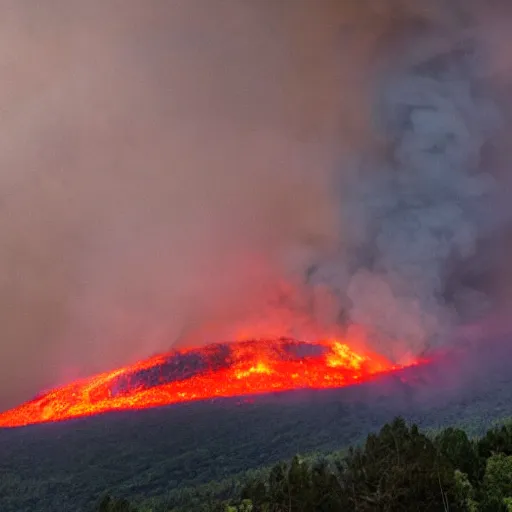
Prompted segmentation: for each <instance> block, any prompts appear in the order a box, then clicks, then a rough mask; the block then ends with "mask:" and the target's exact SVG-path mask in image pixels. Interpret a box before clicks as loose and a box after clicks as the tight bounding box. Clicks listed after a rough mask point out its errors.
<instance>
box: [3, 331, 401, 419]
mask: <svg viewBox="0 0 512 512" xmlns="http://www.w3.org/2000/svg"><path fill="white" fill-rule="evenodd" d="M397 368H398V367H397V366H393V365H392V364H391V363H390V362H389V361H387V360H386V359H385V358H383V357H381V356H378V355H376V354H369V353H364V354H363V353H356V352H354V351H352V350H351V349H350V348H349V347H348V345H346V344H344V343H342V342H340V341H328V342H319V343H304V342H297V341H294V340H284V339H281V340H272V341H246V342H236V343H225V344H218V345H211V346H208V347H204V348H201V349H191V350H186V351H180V352H173V353H170V354H166V355H162V356H157V357H154V358H151V359H148V360H146V361H143V362H141V363H137V364H135V365H132V366H129V367H126V368H121V369H119V370H115V371H113V372H109V373H104V374H101V375H96V376H94V377H91V378H89V379H86V380H82V381H77V382H74V383H72V384H69V385H66V386H62V387H59V388H56V389H53V390H51V391H49V392H47V393H44V394H43V395H40V396H39V397H37V398H35V399H34V400H31V401H30V402H27V403H25V404H23V405H21V406H19V407H16V408H14V409H11V410H9V411H6V412H4V413H1V414H0V427H15V426H22V425H28V424H32V423H41V422H48V421H59V420H65V419H69V418H76V417H81V416H89V415H94V414H99V413H102V412H106V411H112V410H126V409H144V408H148V407H156V406H162V405H167V404H172V403H177V402H186V401H191V400H202V399H211V398H216V397H230V396H240V395H248V394H256V393H258V394H261V393H268V392H275V391H286V390H292V389H299V388H335V387H342V386H346V385H350V384H354V383H357V382H361V381H364V380H367V379H368V378H370V377H371V376H373V375H376V374H379V373H383V372H389V371H392V370H396V369H397Z"/></svg>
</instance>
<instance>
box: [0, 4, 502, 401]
mask: <svg viewBox="0 0 512 512" xmlns="http://www.w3.org/2000/svg"><path fill="white" fill-rule="evenodd" d="M506 20H510V12H508V8H507V6H506V3H505V2H498V1H494V2H492V1H487V2H476V1H475V2H467V1H466V2H460V5H459V3H457V2H455V1H454V2H429V6H428V7H425V3H424V2H419V1H418V2H415V1H412V0H411V1H407V0H396V1H392V0H386V1H384V0H376V1H371V0H367V1H361V0H359V1H356V0H354V1H349V0H347V1H345V2H343V1H338V0H315V1H313V0H295V1H294V2H289V1H287V0H194V1H189V0H174V1H172V2H159V1H158V0H146V1H145V2H138V1H136V0H133V1H132V0H124V1H117V0H110V1H100V0H90V1H88V2H79V1H74V0H71V1H70V0H54V1H52V2H50V1H48V2H39V3H37V4H35V3H34V2H31V1H30V0H6V1H5V2H4V3H3V12H2V17H1V19H0V29H1V30H0V38H1V43H2V44H1V45H0V48H1V50H0V69H1V73H2V77H3V80H2V82H1V85H0V102H1V109H0V111H1V113H2V115H1V117H0V135H1V137H0V169H1V170H0V190H1V192H2V195H1V202H0V205H1V207H2V216H1V217H0V223H1V228H0V248H1V252H0V269H1V272H2V273H1V275H2V283H1V287H0V301H1V304H2V307H1V309H0V315H1V316H0V319H1V324H2V327H3V330H2V340H1V342H0V406H1V407H3V406H5V407H7V406H9V405H14V404H15V403H17V402H19V401H21V400H23V399H26V398H29V397H30V396H31V395H33V394H34V393H36V392H37V391H39V390H41V389H42V388H44V387H47V386H51V385H56V384H59V383H62V382H63V381H65V380H66V379H71V378H76V377H80V376H84V375H87V374H90V373H93V372H97V371H102V370H106V369H109V368H112V367H114V366H117V365H122V364H127V363H129V362H131V361H133V360H134V359H137V358H141V357H145V356H148V355H150V354H151V353H153V352H156V351H162V350H167V349H169V348H170V347H171V346H172V345H180V344H181V345H183V344H187V343H189V344H196V343H201V342H208V341H215V340H217V339H218V338H219V337H224V338H228V337H230V336H236V337H241V336H244V335H249V336H258V335H265V334H277V335H287V334H294V335H298V336H301V337H308V336H315V335H326V334H327V333H331V332H333V333H334V332H336V333H338V332H343V331H344V330H346V329H352V330H354V329H356V328H357V329H358V328H359V327H361V326H362V327H363V328H364V329H365V330H366V331H367V332H368V333H369V335H368V339H367V340H366V342H368V343H371V344H372V345H373V346H374V348H378V349H379V350H380V351H381V352H384V353H387V354H389V355H390V356H392V357H393V358H395V359H397V360H400V359H403V358H404V357H407V356H408V355H417V354H419V353H421V352H423V351H425V350H427V349H428V348H429V347H431V346H433V345H435V344H439V343H443V342H444V340H445V338H446V337H447V336H448V334H449V332H450V330H451V329H452V328H454V327H456V326H457V325H459V324H461V323H463V322H468V321H472V320H474V319H477V318H478V317H479V315H482V314H484V313H485V312H486V310H487V309H488V308H490V307H492V305H493V300H495V299H496V298H497V297H498V296H497V286H495V285H496V283H497V282H498V280H496V279H494V280H493V279H491V277H493V278H496V277H499V278H500V279H499V281H500V282H502V283H505V279H504V274H503V272H502V271H501V270H500V269H501V267H500V265H501V264H502V262H506V254H507V247H506V244H505V240H506V237H505V236H504V233H505V231H504V230H505V228H506V225H507V221H508V217H507V208H506V201H503V200H502V198H503V197H506V194H507V192H508V190H509V189H508V185H509V180H507V169H506V161H507V157H508V147H507V143H506V134H507V133H508V132H507V129H508V125H507V122H508V121H507V120H508V117H507V111H506V109H507V107H508V105H507V101H506V99H507V97H506V89H507V85H508V79H509V77H510V66H509V64H510V63H509V61H508V58H507V48H508V46H507V43H508V35H507V23H506ZM503 255H505V256H503ZM506 288H507V286H503V289H506Z"/></svg>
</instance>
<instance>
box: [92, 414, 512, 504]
mask: <svg viewBox="0 0 512 512" xmlns="http://www.w3.org/2000/svg"><path fill="white" fill-rule="evenodd" d="M212 489H213V488H212ZM225 492H226V490H225V489H224V493H225ZM220 494H222V493H220ZM228 494H229V492H228ZM230 494H231V496H229V497H226V496H224V497H222V496H221V495H217V496H214V495H213V493H212V494H209V493H208V492H207V491H206V492H205V489H204V487H203V488H202V490H201V491H200V492H199V491H198V493H197V495H194V493H188V494H187V495H186V496H182V498H181V501H182V502H181V503H168V504H166V505H163V504H162V505H160V506H158V507H157V508H155V507H151V506H147V507H142V508H137V507H135V506H134V505H132V504H130V503H129V502H128V501H126V500H124V499H115V498H112V497H110V496H105V497H104V498H103V500H102V502H101V503H100V505H99V508H98V510H99V512H143V511H144V512H146V511H150V510H151V511H152V512H157V510H158V511H160V510H162V511H164V510H165V511H172V512H185V511H187V512H189V511H192V510H194V511H198V512H337V511H342V512H349V511H354V512H371V511H372V512H373V511H379V512H410V511H413V510H417V511H425V512H438V511H450V512H456V511H470V512H501V511H503V512H506V511H512V423H510V424H506V425H504V426H502V427H498V428H494V429H491V430H489V431H488V432H487V434H486V435H484V436H483V437H481V438H478V439H470V438H469V437H468V436H467V434H466V433H465V432H464V431H463V430H461V429H457V428H451V427H450V428H446V429H444V430H442V431H440V432H439V433H438V434H437V435H434V436H427V435H426V434H425V433H422V432H421V431H420V430H419V429H418V427H417V426H416V425H411V426H409V425H407V424H406V422H405V421H404V420H403V419H402V418H397V419H395V420H394V421H393V422H391V423H389V424H386V425H384V427H383V428H382V429H381V430H380V432H379V433H378V434H370V435H369V436H368V437H367V439H366V442H365V443H364V445H362V446H360V447H355V448H350V449H349V450H348V451H347V452H345V453H344V455H343V456H342V455H336V454H334V455H332V456H329V457H321V458H315V459H303V458H301V457H300V456H295V457H294V458H293V459H292V460H291V461H290V462H288V463H285V462H281V463H278V464H276V465H274V466H273V467H272V468H270V469H268V470H262V471H260V472H256V473H254V474H253V475H252V476H251V477H250V478H248V479H246V481H244V482H241V481H238V482H233V485H232V489H231V492H230ZM175 501H176V498H175ZM177 501H179V498H177Z"/></svg>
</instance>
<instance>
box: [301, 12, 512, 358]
mask: <svg viewBox="0 0 512 512" xmlns="http://www.w3.org/2000/svg"><path fill="white" fill-rule="evenodd" d="M449 4H450V3H449V2H448V3H447V4H446V5H449ZM475 12H479V11H473V13H472V14H475ZM466 14H468V13H467V12H466ZM470 14H471V12H470ZM443 20H444V21H447V18H443ZM463 20H464V21H466V23H462V21H463ZM413 21H415V20H413ZM422 21H423V23H422V24H420V25H419V26H418V25H416V26H414V24H413V27H415V29H416V30H412V31H410V32H409V33H408V34H407V32H406V35H407V36H406V37H404V38H403V39H402V40H401V43H402V46H400V47H399V48H400V50H399V52H400V53H399V54H398V59H397V58H395V59H394V61H392V63H391V64H390V65H389V66H388V67H387V69H386V66H385V65H383V66H381V68H380V75H379V76H378V78H377V80H376V87H375V101H374V106H375V109H374V113H375V124H374V126H375V130H376V133H377V135H378V136H379V138H380V141H381V143H382V145H383V147H384V148H382V147H381V148H380V151H376V152H373V153H370V154H365V155H364V156H357V155H356V157H355V163H353V164H351V165H352V168H350V165H349V166H348V167H349V172H348V173H347V172H345V169H346V167H345V169H344V171H343V172H342V174H343V178H344V179H343V187H344V190H343V193H342V197H343V199H342V214H341V216H342V218H343V219H344V233H343V236H342V244H341V245H340V249H339V253H338V255H337V257H336V258H334V259H331V260H330V261H329V262H324V263H320V264H315V265H314V266H313V267H312V270H313V272H312V274H311V276H310V281H311V282H312V283H313V285H316V283H318V282H320V283H324V284H327V285H328V286H329V287H330V289H331V293H332V294H333V295H334V296H336V297H337V298H338V300H339V304H340V308H339V316H338V321H340V322H341V323H342V324H343V323H344V324H345V325H346V326H347V327H348V328H349V329H350V326H354V325H358V326H363V327H364V328H365V329H366V330H367V333H368V337H369V340H368V341H369V342H370V343H371V344H372V345H373V346H374V348H380V349H381V350H382V349H384V351H385V352H387V353H388V354H389V355H390V356H391V357H393V358H394V359H395V360H399V361H400V360H402V361H404V360H407V359H408V358H410V357H417V356H418V355H420V354H422V353H423V352H425V351H426V350H429V349H431V348H433V347H435V346H438V345H440V344H442V343H445V342H446V341H447V340H449V339H450V337H451V336H453V330H454V328H456V327H458V326H460V325H461V324H464V323H467V322H474V321H477V320H478V319H479V318H481V317H482V316H483V315H485V314H486V313H489V311H490V309H491V308H492V307H493V305H494V307H496V305H495V303H494V301H495V299H496V297H495V296H494V295H493V290H491V288H492V287H491V286H490V284H491V283H490V276H491V275H492V272H493V271H495V270H496V267H497V265H498V259H497V258H496V256H497V253H494V254H493V253H490V252H489V251H488V250H487V252H486V251H485V250H484V251H482V247H484V248H485V246H486V245H487V246H488V247H489V246H490V245H491V244H492V243H493V240H494V242H496V240H498V241H499V237H502V236H503V235H504V234H505V230H504V228H505V226H506V225H507V224H506V221H507V220H510V215H508V216H507V215H506V214H507V210H504V208H503V206H504V203H503V195H502V194H501V191H500V188H499V187H500V185H499V183H498V182H497V180H496V172H494V173H493V169H492V165H489V158H488V155H489V154H492V152H493V151H495V149H494V148H493V145H492V143H493V140H494V139H496V135H497V134H498V133H499V130H500V129H503V127H504V119H503V118H502V116H501V114H500V111H499V104H498V103H497V101H496V97H495V94H493V89H492V88H491V85H490V76H489V75H488V74H487V73H486V72H485V70H486V61H485V55H486V54H485V51H486V50H487V49H488V48H487V47H486V46H485V45H484V41H483V40H482V39H481V38H480V39H479V38H478V36H479V35H481V33H478V32H476V31H471V30H468V29H467V18H462V19H461V18H457V17H455V18H454V19H450V20H449V21H450V23H448V26H447V27H446V26H445V27H442V28H443V30H440V27H439V25H438V24H437V25H436V24H435V23H432V20H428V19H427V20H422ZM472 21H475V20H472ZM479 28H481V27H479ZM396 48H397V47H395V51H396ZM383 58H386V57H385V55H384V56H383ZM487 58H488V59H489V60H488V62H489V61H490V57H489V56H488V57H487ZM486 156H487V158H486ZM494 171H496V169H494ZM347 176H348V177H347ZM508 214H510V209H508ZM475 269H476V271H475ZM333 275H336V276H337V282H333ZM333 284H334V286H333ZM494 291H495V290H494Z"/></svg>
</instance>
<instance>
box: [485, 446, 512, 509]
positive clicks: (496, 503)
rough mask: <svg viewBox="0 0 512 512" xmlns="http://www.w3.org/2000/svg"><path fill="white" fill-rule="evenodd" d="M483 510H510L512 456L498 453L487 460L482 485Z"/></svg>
mask: <svg viewBox="0 0 512 512" xmlns="http://www.w3.org/2000/svg"><path fill="white" fill-rule="evenodd" d="M481 494H482V507H481V508H482V510H484V511H488V510H489V511H490V510H492V509H493V507H494V510H503V511H507V510H509V504H510V502H511V500H512V456H510V455H505V454H503V453H496V454H494V455H491V456H490V457H489V458H488V459H487V464H486V467H485V475H484V478H483V485H482V493H481Z"/></svg>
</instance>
